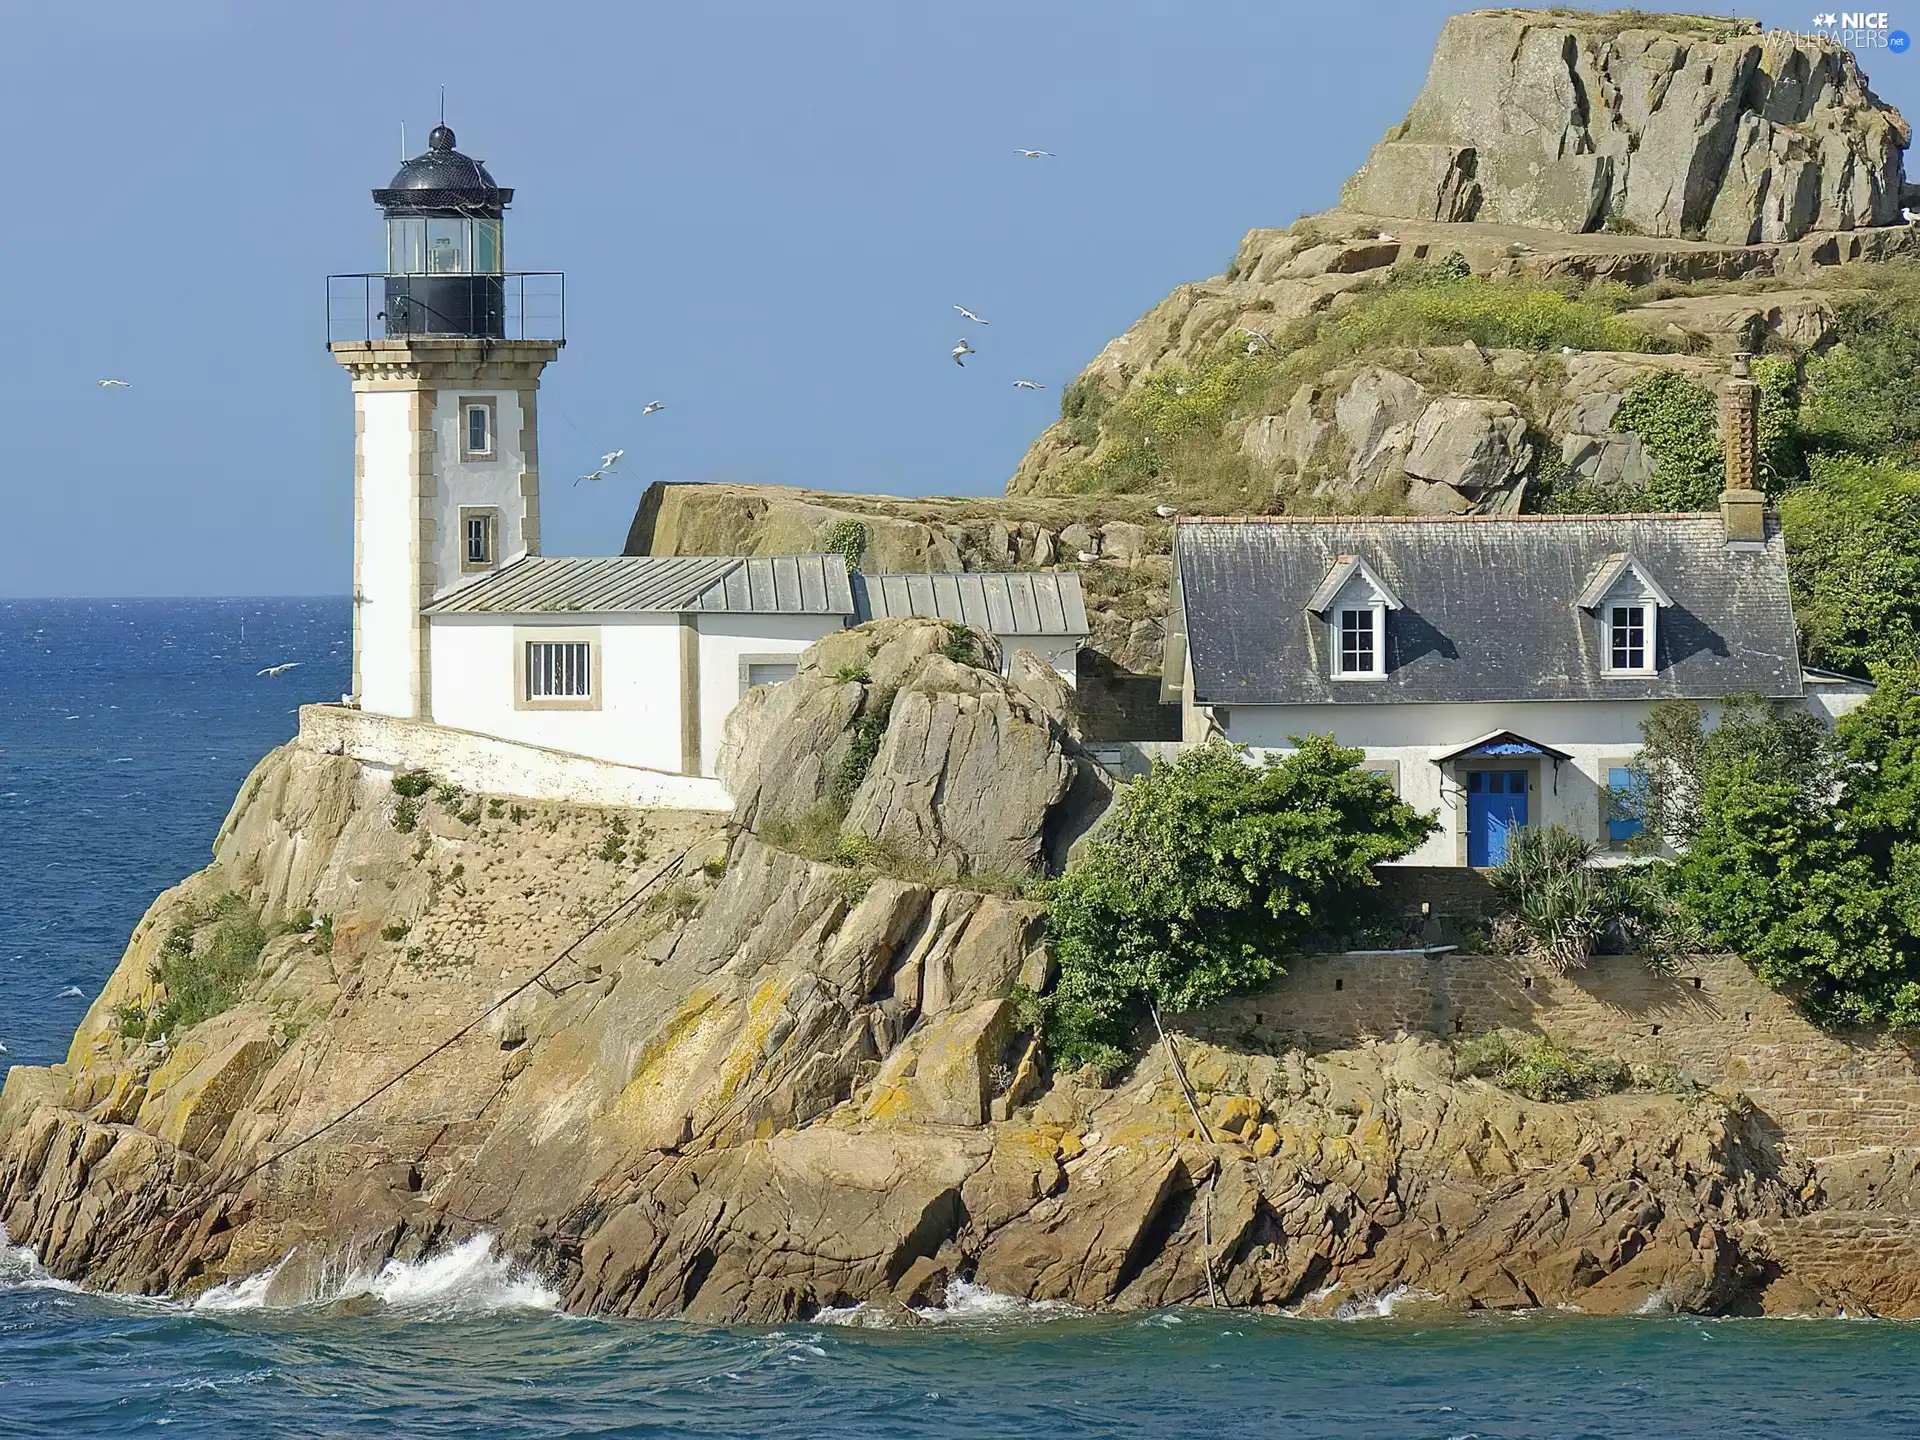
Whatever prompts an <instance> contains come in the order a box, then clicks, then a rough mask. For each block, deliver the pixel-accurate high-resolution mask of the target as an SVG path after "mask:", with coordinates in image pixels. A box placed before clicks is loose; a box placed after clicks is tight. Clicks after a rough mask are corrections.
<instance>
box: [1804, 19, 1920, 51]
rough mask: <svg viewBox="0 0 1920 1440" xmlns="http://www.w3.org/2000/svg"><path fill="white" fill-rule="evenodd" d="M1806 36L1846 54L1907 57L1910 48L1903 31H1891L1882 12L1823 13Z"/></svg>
mask: <svg viewBox="0 0 1920 1440" xmlns="http://www.w3.org/2000/svg"><path fill="white" fill-rule="evenodd" d="M1807 34H1808V36H1809V37H1810V38H1813V39H1819V40H1831V41H1832V42H1833V43H1835V44H1836V45H1844V46H1846V47H1847V48H1848V49H1849V50H1885V51H1888V52H1889V53H1891V54H1894V55H1904V54H1906V52H1907V50H1908V48H1909V47H1910V46H1911V45H1912V44H1913V41H1912V39H1911V38H1910V37H1909V36H1908V35H1907V32H1906V31H1904V30H1896V29H1894V28H1893V26H1892V24H1891V22H1890V19H1889V13H1888V12H1887V11H1885V10H1822V11H1819V12H1817V13H1816V14H1815V15H1814V17H1813V25H1812V28H1811V29H1810V30H1809V31H1807Z"/></svg>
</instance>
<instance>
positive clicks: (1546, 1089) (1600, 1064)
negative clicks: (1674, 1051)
mask: <svg viewBox="0 0 1920 1440" xmlns="http://www.w3.org/2000/svg"><path fill="white" fill-rule="evenodd" d="M1453 1069H1454V1073H1455V1074H1456V1075H1460V1076H1463V1077H1465V1076H1475V1077H1478V1078H1480V1079H1482V1080H1488V1081H1491V1082H1492V1083H1493V1084H1495V1085H1498V1086H1499V1087H1500V1088H1501V1089H1503V1090H1512V1091H1514V1092H1515V1093H1516V1094H1520V1095H1524V1096H1526V1097H1527V1099H1529V1100H1542V1101H1564V1100H1584V1099H1587V1098H1589V1097H1591V1096H1594V1095H1613V1094H1617V1093H1618V1092H1620V1091H1622V1090H1625V1089H1627V1088H1629V1087H1630V1086H1631V1085H1632V1084H1633V1072H1632V1070H1631V1068H1630V1067H1629V1066H1627V1065H1626V1064H1625V1063H1624V1062H1622V1061H1619V1060H1614V1059H1611V1058H1596V1057H1593V1056H1590V1055H1587V1054H1584V1053H1583V1052H1581V1051H1578V1050H1573V1049H1570V1048H1568V1047H1567V1046H1564V1045H1560V1044H1557V1043H1555V1042H1554V1041H1553V1040H1552V1039H1550V1038H1548V1037H1547V1036H1545V1035H1522V1034H1519V1033H1517V1032H1515V1031H1511V1030H1494V1031H1491V1032H1489V1033H1488V1034H1485V1035H1480V1036H1476V1037H1475V1038H1474V1039H1472V1040H1469V1041H1467V1042H1466V1043H1465V1044H1463V1045H1460V1046H1457V1047H1456V1048H1455V1050H1454V1052H1453Z"/></svg>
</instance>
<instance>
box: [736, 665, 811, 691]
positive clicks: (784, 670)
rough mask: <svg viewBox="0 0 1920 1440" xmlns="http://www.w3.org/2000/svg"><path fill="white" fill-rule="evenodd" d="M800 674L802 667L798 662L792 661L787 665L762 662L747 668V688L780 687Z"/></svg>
mask: <svg viewBox="0 0 1920 1440" xmlns="http://www.w3.org/2000/svg"><path fill="white" fill-rule="evenodd" d="M799 673H800V666H799V664H798V662H796V661H791V660H789V661H786V662H785V663H780V662H761V663H757V664H750V665H748V666H747V688H748V689H749V690H751V689H752V688H753V687H754V686H756V685H779V684H782V683H784V682H785V681H788V680H791V679H793V677H794V676H795V675H798V674H799Z"/></svg>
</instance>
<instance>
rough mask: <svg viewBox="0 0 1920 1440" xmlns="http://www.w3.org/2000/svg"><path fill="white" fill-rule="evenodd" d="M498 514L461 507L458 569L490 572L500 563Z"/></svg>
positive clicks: (493, 511) (497, 512)
mask: <svg viewBox="0 0 1920 1440" xmlns="http://www.w3.org/2000/svg"><path fill="white" fill-rule="evenodd" d="M499 549H500V512H499V511H497V510H494V509H491V508H480V507H477V506H462V507H461V510H460V568H461V569H462V570H467V571H471V570H491V569H493V567H494V566H495V565H497V564H499V563H500V557H499Z"/></svg>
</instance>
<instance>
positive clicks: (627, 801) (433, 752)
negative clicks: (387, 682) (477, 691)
mask: <svg viewBox="0 0 1920 1440" xmlns="http://www.w3.org/2000/svg"><path fill="white" fill-rule="evenodd" d="M299 743H300V744H301V745H303V746H305V747H306V748H307V749H310V750H315V751H319V752H322V753H325V754H333V755H351V756H353V757H354V758H355V759H357V760H360V761H363V762H365V763H366V764H369V765H377V766H380V767H382V768H384V769H386V770H389V771H391V770H426V771H429V772H431V773H432V774H433V775H434V776H436V777H437V778H439V779H441V780H449V781H452V782H453V783H454V784H455V785H458V786H459V787H460V788H461V789H463V790H467V791H471V792H472V793H474V794H476V795H511V796H524V797H526V798H527V799H531V800H563V801H571V802H573V803H575V804H584V805H639V806H650V807H651V806H657V807H660V808H663V809H674V810H719V811H727V810H731V809H732V808H733V801H732V799H731V798H730V797H729V796H728V795H727V792H726V788H725V787H724V786H723V785H721V783H720V782H719V781H718V780H709V779H703V778H701V777H700V776H697V775H666V774H662V773H661V772H659V771H657V770H643V769H639V768H637V767H633V766H626V765H613V764H609V763H608V762H606V761H604V760H591V759H588V758H587V757H585V756H582V755H567V754H562V753H560V752H557V751H553V750H544V749H541V748H539V747H537V746H532V745H522V744H519V743H517V742H515V741H511V740H501V739H497V738H495V737H493V736H490V735H475V734H472V733H470V732H468V731H465V730H453V729H449V728H448V727H446V726H444V725H434V724H429V723H427V722H425V721H420V720H402V719H398V718H394V717H390V716H386V715H372V714H368V713H367V712H366V711H364V710H347V709H343V708H341V707H339V706H337V705H303V706H302V707H301V708H300V735H299Z"/></svg>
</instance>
